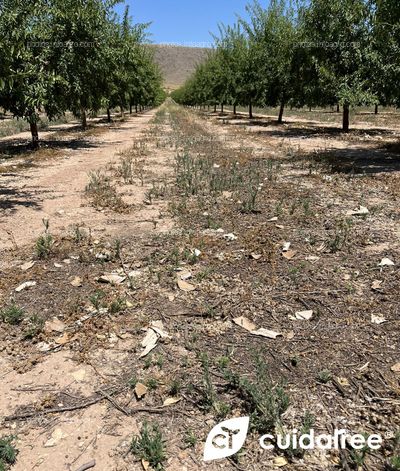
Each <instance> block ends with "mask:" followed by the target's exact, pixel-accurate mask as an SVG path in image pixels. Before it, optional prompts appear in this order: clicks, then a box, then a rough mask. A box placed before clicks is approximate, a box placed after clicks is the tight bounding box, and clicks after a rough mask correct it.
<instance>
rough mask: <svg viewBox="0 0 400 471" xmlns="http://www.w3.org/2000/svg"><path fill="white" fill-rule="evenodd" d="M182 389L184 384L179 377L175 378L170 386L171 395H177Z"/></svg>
mask: <svg viewBox="0 0 400 471" xmlns="http://www.w3.org/2000/svg"><path fill="white" fill-rule="evenodd" d="M181 389H182V384H181V382H180V381H179V379H173V380H172V381H171V385H170V387H169V393H170V395H171V396H177V395H178V394H179V393H180V391H181Z"/></svg>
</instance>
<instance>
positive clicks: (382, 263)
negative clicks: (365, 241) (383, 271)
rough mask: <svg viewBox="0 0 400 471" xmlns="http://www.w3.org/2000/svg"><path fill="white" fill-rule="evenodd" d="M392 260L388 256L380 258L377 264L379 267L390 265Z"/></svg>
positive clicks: (392, 263)
mask: <svg viewBox="0 0 400 471" xmlns="http://www.w3.org/2000/svg"><path fill="white" fill-rule="evenodd" d="M393 265H394V262H393V261H392V260H390V258H382V260H381V263H380V264H379V266H380V267H386V266H388V267H392V266H393Z"/></svg>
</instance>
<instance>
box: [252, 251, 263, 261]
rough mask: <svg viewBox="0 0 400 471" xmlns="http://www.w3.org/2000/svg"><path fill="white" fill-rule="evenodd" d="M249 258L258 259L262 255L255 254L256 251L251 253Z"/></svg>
mask: <svg viewBox="0 0 400 471" xmlns="http://www.w3.org/2000/svg"><path fill="white" fill-rule="evenodd" d="M250 255H251V258H253V259H254V260H260V258H261V257H262V255H260V254H257V253H254V252H253V253H251V254H250Z"/></svg>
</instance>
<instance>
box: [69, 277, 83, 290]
mask: <svg viewBox="0 0 400 471" xmlns="http://www.w3.org/2000/svg"><path fill="white" fill-rule="evenodd" d="M71 285H72V286H75V288H79V287H80V286H82V278H81V277H79V276H75V278H74V279H73V280H72V281H71Z"/></svg>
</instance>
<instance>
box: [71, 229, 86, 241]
mask: <svg viewBox="0 0 400 471" xmlns="http://www.w3.org/2000/svg"><path fill="white" fill-rule="evenodd" d="M85 238H86V234H85V232H84V231H82V229H81V228H80V227H79V226H78V225H76V226H75V227H74V241H75V243H77V244H80V243H81V242H82V241H83V240H84V239H85Z"/></svg>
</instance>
